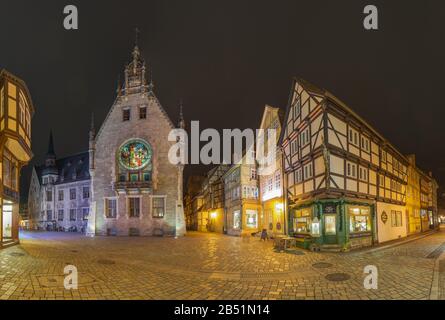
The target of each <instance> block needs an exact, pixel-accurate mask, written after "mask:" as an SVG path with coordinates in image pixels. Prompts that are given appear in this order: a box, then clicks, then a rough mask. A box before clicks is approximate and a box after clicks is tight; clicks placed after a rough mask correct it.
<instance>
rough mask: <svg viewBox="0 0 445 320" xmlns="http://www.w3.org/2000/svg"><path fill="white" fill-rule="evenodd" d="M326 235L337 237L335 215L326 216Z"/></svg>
mask: <svg viewBox="0 0 445 320" xmlns="http://www.w3.org/2000/svg"><path fill="white" fill-rule="evenodd" d="M324 233H325V234H327V235H335V234H336V233H337V227H336V216H335V215H333V214H328V215H325V216H324Z"/></svg>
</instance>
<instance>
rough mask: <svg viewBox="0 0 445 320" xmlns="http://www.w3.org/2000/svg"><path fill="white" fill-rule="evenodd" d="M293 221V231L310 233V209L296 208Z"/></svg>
mask: <svg viewBox="0 0 445 320" xmlns="http://www.w3.org/2000/svg"><path fill="white" fill-rule="evenodd" d="M293 222H294V231H295V232H297V233H310V232H311V224H312V215H311V209H303V210H296V211H295V216H294V221H293Z"/></svg>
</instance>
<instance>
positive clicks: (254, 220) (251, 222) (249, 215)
mask: <svg viewBox="0 0 445 320" xmlns="http://www.w3.org/2000/svg"><path fill="white" fill-rule="evenodd" d="M246 226H247V227H248V228H257V227H258V211H256V210H246Z"/></svg>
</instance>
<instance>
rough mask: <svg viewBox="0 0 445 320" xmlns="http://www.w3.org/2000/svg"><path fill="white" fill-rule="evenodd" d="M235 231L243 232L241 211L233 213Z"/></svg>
mask: <svg viewBox="0 0 445 320" xmlns="http://www.w3.org/2000/svg"><path fill="white" fill-rule="evenodd" d="M233 229H235V230H241V212H240V211H239V210H236V211H233Z"/></svg>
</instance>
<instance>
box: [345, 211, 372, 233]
mask: <svg viewBox="0 0 445 320" xmlns="http://www.w3.org/2000/svg"><path fill="white" fill-rule="evenodd" d="M348 214H349V232H351V233H355V232H368V231H371V216H370V211H369V209H368V208H363V207H349V208H348Z"/></svg>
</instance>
